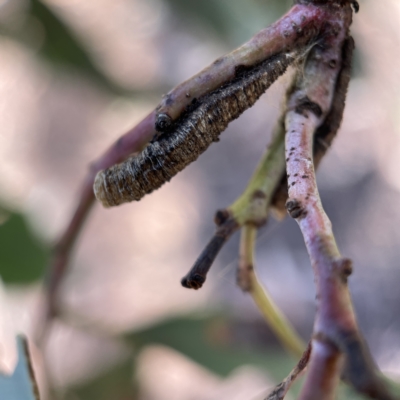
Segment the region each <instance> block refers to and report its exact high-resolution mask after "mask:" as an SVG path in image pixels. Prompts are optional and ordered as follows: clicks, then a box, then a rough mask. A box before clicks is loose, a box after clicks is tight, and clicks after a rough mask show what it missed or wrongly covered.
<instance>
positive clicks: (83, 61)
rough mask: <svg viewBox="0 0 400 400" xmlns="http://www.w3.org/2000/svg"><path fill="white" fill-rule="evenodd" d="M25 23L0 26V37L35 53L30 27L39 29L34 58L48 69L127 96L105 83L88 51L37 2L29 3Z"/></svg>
mask: <svg viewBox="0 0 400 400" xmlns="http://www.w3.org/2000/svg"><path fill="white" fill-rule="evenodd" d="M25 20H26V23H25V25H22V26H21V27H20V28H18V29H16V28H15V27H13V26H8V25H3V26H0V33H1V34H3V35H5V36H10V37H12V38H13V39H15V40H17V41H19V42H22V43H24V44H25V45H27V46H28V47H32V45H33V47H34V48H35V49H36V45H37V44H36V43H32V31H31V30H32V26H37V25H40V28H41V31H43V33H44V37H43V41H41V42H40V46H39V49H38V51H37V54H38V55H39V56H40V57H42V58H43V59H44V60H45V61H47V62H49V63H50V65H52V66H53V67H56V68H58V69H59V68H63V69H66V70H69V71H70V72H77V73H79V74H82V75H84V76H86V77H87V78H90V79H92V80H93V82H95V83H97V84H98V85H99V86H100V87H102V88H103V89H106V90H108V91H112V92H115V93H117V94H129V91H125V90H124V89H123V88H121V87H119V86H118V85H117V84H116V83H114V82H113V81H112V80H111V79H109V78H108V77H107V76H106V75H105V74H104V73H103V72H102V71H101V69H99V68H98V66H97V65H96V63H95V62H94V61H93V59H92V56H91V55H90V51H88V49H87V48H86V46H85V45H84V44H83V43H82V42H81V40H79V38H78V37H77V35H75V34H74V32H73V30H72V29H71V28H70V27H69V26H68V25H67V24H66V23H64V22H63V20H62V19H61V18H59V17H58V16H57V14H56V13H55V12H53V11H52V9H51V8H50V7H48V6H47V5H46V4H44V3H42V2H41V1H39V0H31V1H30V8H29V10H28V15H27V16H26V18H25Z"/></svg>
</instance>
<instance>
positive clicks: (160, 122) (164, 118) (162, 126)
mask: <svg viewBox="0 0 400 400" xmlns="http://www.w3.org/2000/svg"><path fill="white" fill-rule="evenodd" d="M171 125H172V120H171V117H170V116H169V115H167V114H163V113H162V114H158V115H157V117H156V130H157V131H158V132H165V131H166V130H168V129H169V128H170V127H171Z"/></svg>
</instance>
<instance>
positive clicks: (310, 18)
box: [156, 4, 328, 132]
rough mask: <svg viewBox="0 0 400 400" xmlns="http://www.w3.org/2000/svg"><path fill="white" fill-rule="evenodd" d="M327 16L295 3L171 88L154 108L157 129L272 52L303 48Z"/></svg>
mask: <svg viewBox="0 0 400 400" xmlns="http://www.w3.org/2000/svg"><path fill="white" fill-rule="evenodd" d="M327 18H328V16H327V10H325V9H324V8H323V7H318V6H314V5H313V4H296V5H295V6H294V7H293V8H292V9H291V10H290V11H289V12H288V13H287V14H286V15H285V16H283V17H282V18H281V19H280V20H279V21H277V22H276V23H274V24H273V25H271V26H270V27H268V28H266V29H264V30H262V31H261V32H259V33H258V34H257V35H255V36H254V37H253V38H252V39H251V40H250V41H249V42H247V43H246V44H244V45H243V46H241V47H239V48H238V49H236V50H234V51H233V52H232V53H230V54H227V55H225V56H224V57H221V58H219V59H218V60H216V61H215V62H214V63H213V64H211V65H210V66H209V67H207V68H205V69H204V70H203V71H201V72H199V73H198V74H197V75H195V76H193V77H192V78H190V79H189V80H187V81H185V82H183V83H182V84H180V85H178V86H177V87H176V88H174V89H173V90H171V91H170V92H169V93H168V94H167V95H166V96H165V97H164V99H163V100H162V101H161V103H160V105H159V106H158V108H157V121H156V124H157V130H159V131H161V132H162V131H165V130H167V129H168V128H169V126H170V124H171V123H172V122H173V121H175V120H176V119H177V118H178V117H179V116H180V115H181V113H182V112H183V111H184V109H185V108H186V107H187V106H189V105H190V104H191V103H192V101H193V100H196V99H198V98H201V97H202V96H204V95H205V94H207V93H209V92H212V91H214V90H215V89H217V88H219V87H220V86H222V85H224V84H226V83H227V82H229V81H230V80H231V79H233V78H234V77H235V76H236V75H237V73H238V72H239V71H241V70H243V69H247V68H249V67H253V66H254V65H257V64H259V63H261V62H262V61H263V60H265V59H268V58H270V57H271V56H273V55H275V54H278V53H281V52H288V51H291V50H294V49H299V48H301V47H305V45H306V44H307V43H309V41H310V40H311V39H313V38H315V37H317V36H318V34H319V33H320V32H321V29H322V27H323V26H324V21H325V20H326V19H327Z"/></svg>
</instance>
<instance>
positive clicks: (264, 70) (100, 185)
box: [94, 54, 295, 207]
mask: <svg viewBox="0 0 400 400" xmlns="http://www.w3.org/2000/svg"><path fill="white" fill-rule="evenodd" d="M294 59H295V57H294V54H279V55H276V56H274V57H271V58H270V59H268V60H266V61H264V62H263V63H261V64H259V65H258V66H256V67H254V68H252V69H245V70H241V71H238V73H237V76H236V77H235V79H234V80H232V81H231V82H229V83H228V84H226V85H225V86H223V87H221V88H219V89H217V90H215V91H214V92H211V93H210V94H208V95H206V96H204V97H203V98H201V99H198V100H197V101H196V102H195V103H194V104H192V106H191V107H190V108H189V109H188V110H186V111H185V112H184V113H183V114H182V115H181V117H180V118H179V119H178V120H177V121H176V122H175V123H174V124H173V125H172V126H171V129H170V130H169V131H168V132H167V133H164V134H161V135H160V136H159V137H157V139H156V140H155V141H153V142H152V143H150V144H149V145H148V146H147V147H146V148H145V149H144V150H143V151H142V152H141V153H140V154H138V155H134V156H132V157H130V158H128V159H127V160H125V161H124V162H123V163H121V164H118V165H115V166H113V167H111V168H109V169H106V170H104V171H100V172H99V173H98V174H97V176H96V179H95V182H94V192H95V195H96V197H97V199H98V200H100V201H101V202H102V203H103V205H104V206H105V207H112V206H117V205H120V204H122V203H125V202H130V201H133V200H136V201H138V200H140V199H141V198H142V197H143V196H144V195H146V194H147V193H151V192H152V191H153V190H155V189H158V188H159V187H160V186H162V185H163V184H164V183H165V182H168V181H169V180H170V179H171V178H172V177H173V176H174V175H176V174H177V173H178V172H179V171H182V170H183V169H184V168H185V167H186V166H187V165H188V164H190V163H191V162H193V161H195V160H196V159H197V158H198V156H199V155H200V154H201V153H203V152H204V151H205V150H206V149H207V148H208V147H209V146H210V144H211V143H212V142H213V141H217V140H218V137H219V134H220V133H221V132H222V131H224V130H225V129H226V127H227V126H228V124H229V122H231V121H232V120H234V119H236V118H238V117H239V116H240V115H241V114H242V113H243V112H244V111H245V110H246V109H248V108H249V107H251V106H252V105H254V103H255V102H256V101H257V100H258V98H259V97H260V96H261V95H262V94H263V93H264V92H265V91H266V90H267V89H268V87H269V86H270V85H271V84H272V83H273V82H274V81H275V80H276V79H277V78H278V77H279V76H280V75H282V74H283V73H284V72H285V71H286V69H287V67H288V66H289V65H290V64H291V63H292V62H293V61H294Z"/></svg>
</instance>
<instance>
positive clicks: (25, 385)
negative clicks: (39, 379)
mask: <svg viewBox="0 0 400 400" xmlns="http://www.w3.org/2000/svg"><path fill="white" fill-rule="evenodd" d="M17 346H18V364H17V367H16V368H15V371H14V373H13V375H12V376H4V375H1V374H0V398H1V399H4V400H39V395H38V392H37V385H36V382H35V378H34V376H33V370H32V369H31V362H30V358H29V352H28V347H27V344H26V342H25V339H24V338H22V337H18V338H17Z"/></svg>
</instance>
